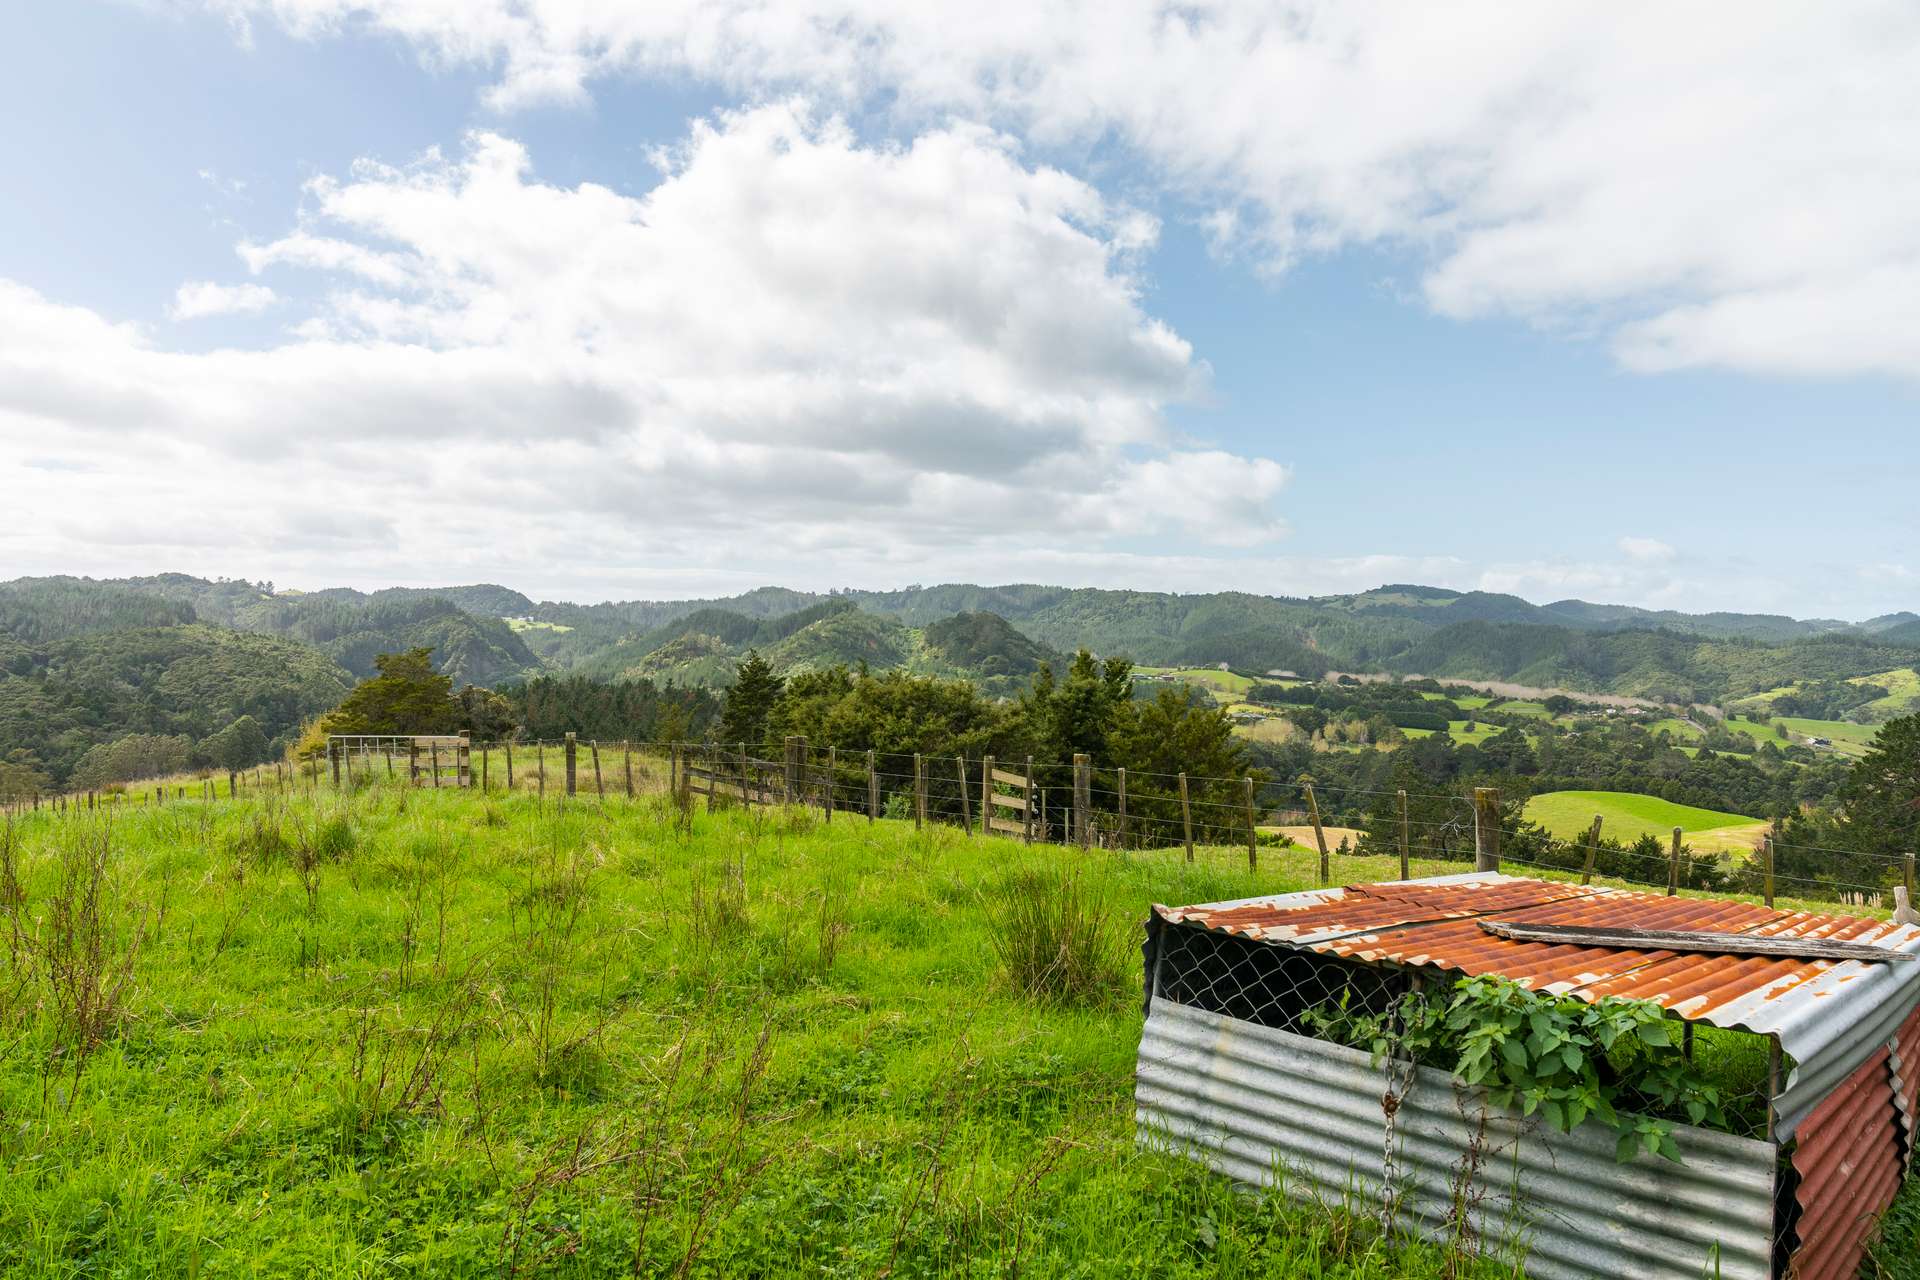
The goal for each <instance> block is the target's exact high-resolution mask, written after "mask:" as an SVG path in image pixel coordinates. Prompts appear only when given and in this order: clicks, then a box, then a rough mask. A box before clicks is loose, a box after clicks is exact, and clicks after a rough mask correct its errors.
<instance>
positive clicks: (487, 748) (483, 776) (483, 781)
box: [480, 742, 493, 795]
mask: <svg viewBox="0 0 1920 1280" xmlns="http://www.w3.org/2000/svg"><path fill="white" fill-rule="evenodd" d="M492 753H493V744H492V743H490V742H483V743H481V744H480V794H482V795H485V794H486V793H487V792H488V791H489V790H490V789H491V788H489V787H488V785H487V757H488V756H489V755H491V754H492Z"/></svg>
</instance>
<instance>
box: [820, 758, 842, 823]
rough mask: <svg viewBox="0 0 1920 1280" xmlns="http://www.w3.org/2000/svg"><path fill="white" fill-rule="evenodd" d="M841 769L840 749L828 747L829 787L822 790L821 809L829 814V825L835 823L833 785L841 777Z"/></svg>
mask: <svg viewBox="0 0 1920 1280" xmlns="http://www.w3.org/2000/svg"><path fill="white" fill-rule="evenodd" d="M839 769H840V748H838V747H828V748H827V785H826V787H825V788H824V789H823V790H822V792H821V795H820V807H821V808H822V809H824V810H826V812H827V823H828V825H832V823H833V783H834V779H835V778H836V777H838V776H839Z"/></svg>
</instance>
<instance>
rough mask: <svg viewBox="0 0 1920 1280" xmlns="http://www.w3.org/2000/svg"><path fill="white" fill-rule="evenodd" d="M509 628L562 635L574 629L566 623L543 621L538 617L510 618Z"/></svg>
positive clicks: (511, 629)
mask: <svg viewBox="0 0 1920 1280" xmlns="http://www.w3.org/2000/svg"><path fill="white" fill-rule="evenodd" d="M507 629H508V630H509V631H519V632H527V631H552V632H555V633H557V634H562V635H564V634H565V633H566V632H569V631H571V630H573V628H572V627H569V626H567V625H566V624H565V623H561V622H542V621H541V620H540V619H538V618H508V619H507Z"/></svg>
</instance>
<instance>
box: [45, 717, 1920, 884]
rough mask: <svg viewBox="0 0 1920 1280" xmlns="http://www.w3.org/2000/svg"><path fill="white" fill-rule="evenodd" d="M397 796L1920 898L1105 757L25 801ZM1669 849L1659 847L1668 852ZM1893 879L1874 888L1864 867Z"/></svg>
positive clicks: (567, 774)
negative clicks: (632, 806)
mask: <svg viewBox="0 0 1920 1280" xmlns="http://www.w3.org/2000/svg"><path fill="white" fill-rule="evenodd" d="M384 784H398V785H410V786H414V787H433V788H440V787H467V788H473V789H478V790H481V791H485V792H490V793H499V792H507V791H512V792H531V793H533V794H535V795H538V796H540V797H546V796H549V795H552V796H554V797H556V798H571V799H575V800H577V799H579V798H580V797H583V796H584V797H589V798H592V799H596V800H601V801H605V800H608V799H628V800H637V799H641V798H646V797H653V798H660V797H665V798H668V799H670V800H671V801H672V802H673V803H674V804H676V805H679V806H681V807H683V808H691V807H693V806H694V805H696V804H697V803H703V804H704V805H705V807H706V808H708V809H720V808H724V807H728V806H733V805H754V804H778V805H804V806H807V807H810V808H814V809H817V810H818V811H819V812H820V813H821V815H822V816H823V818H824V819H825V820H826V821H828V822H831V821H833V820H834V818H835V815H847V816H848V817H851V818H854V819H860V818H864V819H866V820H868V821H877V820H879V819H881V818H893V819H903V820H908V821H912V822H914V823H915V824H917V825H919V826H923V827H924V826H927V825H930V824H937V825H944V826H952V827H959V828H963V829H965V830H966V831H967V832H968V833H969V834H972V835H983V836H984V835H992V836H996V837H1000V838H1012V839H1017V840H1020V841H1022V842H1024V843H1038V844H1056V845H1068V846H1078V847H1081V848H1084V849H1089V850H1092V849H1113V850H1122V849H1180V850H1184V851H1185V855H1186V857H1187V858H1188V859H1189V860H1192V859H1193V858H1194V857H1195V851H1196V850H1197V849H1202V848H1205V849H1209V850H1211V851H1214V854H1213V856H1216V857H1217V855H1218V851H1219V850H1221V849H1241V850H1244V855H1245V857H1246V860H1247V865H1248V866H1249V867H1250V868H1253V869H1258V867H1259V865H1260V859H1261V855H1262V851H1263V850H1269V849H1274V848H1291V849H1304V850H1305V851H1306V853H1307V855H1308V856H1309V858H1310V859H1317V863H1318V868H1317V869H1318V874H1319V878H1320V881H1321V882H1322V883H1328V884H1330V883H1333V881H1334V877H1335V874H1336V872H1337V871H1338V869H1339V867H1340V865H1341V864H1342V862H1343V861H1344V860H1346V859H1348V858H1350V857H1353V856H1367V857H1371V858H1379V857H1385V858H1388V859H1391V860H1394V862H1396V863H1397V866H1398V870H1399V872H1400V874H1401V875H1402V876H1407V875H1411V874H1413V870H1414V866H1415V864H1416V863H1418V864H1420V866H1421V868H1422V869H1423V870H1430V869H1431V868H1432V866H1433V864H1436V863H1437V864H1442V865H1443V866H1445V865H1449V864H1453V865H1457V866H1458V867H1460V868H1461V869H1466V868H1469V867H1472V868H1478V869H1504V870H1511V871H1513V872H1515V873H1516V874H1527V873H1529V872H1547V873H1552V874H1555V875H1574V876H1578V877H1579V879H1580V880H1581V881H1582V882H1583V883H1584V882H1588V881H1591V880H1592V879H1594V878H1596V877H1597V878H1600V879H1605V880H1617V881H1623V882H1625V883H1628V884H1634V885H1644V886H1649V887H1653V888H1665V889H1667V890H1668V891H1670V892H1679V891H1683V890H1685V891H1696V892H1714V891H1718V892H1739V893H1745V894H1749V895H1753V896H1758V897H1762V898H1763V899H1764V900H1765V901H1766V902H1767V903H1768V904H1769V905H1771V904H1772V902H1773V899H1774V897H1775V896H1776V893H1780V894H1782V895H1784V896H1789V897H1794V898H1808V899H1816V900H1824V901H1834V902H1839V903H1844V904H1845V905H1848V906H1852V907H1859V908H1884V907H1885V906H1886V905H1887V898H1888V895H1889V892H1890V890H1891V889H1893V888H1894V887H1895V886H1896V885H1905V886H1906V888H1907V890H1908V893H1909V894H1912V893H1913V892H1914V878H1915V870H1914V857H1913V855H1912V854H1911V853H1908V854H1906V855H1904V856H1902V855H1898V854H1892V855H1889V854H1884V853H1863V852H1860V851H1857V850H1838V849H1835V850H1828V849H1823V848H1821V847H1820V846H1814V845H1803V844H1790V843H1788V842H1785V841H1781V840H1779V839H1778V838H1777V836H1775V837H1770V838H1769V839H1768V840H1767V841H1764V842H1763V843H1762V846H1761V847H1760V848H1759V849H1756V850H1754V851H1753V852H1752V853H1751V854H1750V855H1748V856H1745V857H1737V856H1736V857H1725V856H1721V855H1718V854H1715V853H1711V852H1702V851H1698V850H1694V849H1692V848H1691V847H1690V846H1689V845H1688V843H1687V842H1686V840H1685V838H1684V834H1679V835H1676V836H1675V837H1674V838H1673V839H1671V840H1670V841H1667V842H1663V843H1660V844H1659V845H1657V846H1656V847H1650V846H1649V843H1648V842H1647V841H1645V840H1639V841H1635V842H1633V843H1628V842H1626V841H1623V840H1620V839H1614V838H1611V837H1608V836H1606V835H1604V834H1603V833H1601V832H1600V831H1599V830H1598V828H1597V827H1596V828H1595V829H1590V830H1589V831H1588V832H1587V833H1585V834H1584V835H1582V836H1578V837H1573V838H1565V837H1558V836H1554V835H1551V834H1549V833H1547V832H1546V831H1544V830H1543V829H1542V828H1540V827H1538V826H1536V825H1533V824H1530V823H1523V822H1520V821H1519V807H1518V806H1517V805H1513V804H1509V805H1507V806H1506V807H1504V808H1503V807H1502V805H1501V801H1500V798H1499V795H1498V793H1497V792H1494V791H1492V789H1490V788H1475V789H1473V790H1472V791H1471V792H1469V791H1467V790H1465V789H1463V790H1462V791H1459V792H1436V791H1403V790H1397V789H1396V790H1391V791H1389V790H1384V789H1379V788H1366V787H1358V786H1342V785H1337V784H1319V783H1316V782H1314V781H1312V780H1311V779H1308V778H1305V777H1302V778H1298V779H1293V780H1276V779H1269V778H1265V777H1263V776H1261V775H1260V774H1258V773H1252V774H1243V775H1241V776H1238V777H1219V776H1213V775H1202V774H1189V773H1181V772H1167V771H1164V770H1152V769H1127V768H1122V767H1118V766H1113V765H1107V764H1103V763H1101V762H1098V761H1096V760H1094V759H1093V758H1091V757H1090V756H1076V757H1073V758H1071V759H1067V760H1057V759H1055V760H1038V759H1035V758H1033V757H1031V756H1018V757H1011V758H1007V757H994V756H984V755H971V756H970V755H944V756H942V755H933V754H930V753H913V752H901V751H879V750H860V749H844V748H837V747H825V748H823V747H818V746H814V745H812V744H810V743H809V742H808V741H807V740H806V739H804V738H799V737H794V738H788V739H786V740H784V741H782V742H780V743H777V744H766V743H745V742H741V743H730V744H729V743H713V742H659V741H635V740H618V741H601V740H592V739H583V738H578V737H576V736H573V735H569V736H567V737H565V738H560V739H537V740H531V741H528V740H500V741H493V742H477V743H476V742H472V741H471V740H469V739H466V738H463V737H454V736H439V737H405V736H392V737H377V738H376V737H364V738H339V739H335V740H333V741H332V742H330V743H329V745H328V748H327V749H326V750H325V751H324V752H322V753H315V754H313V755H311V756H309V757H308V758H306V759H302V760H297V761H276V762H273V763H269V764H261V765H256V766H254V767H252V768H250V769H236V770H226V771H223V772H204V773H202V774H200V775H198V776H195V777H192V778H172V779H165V780H158V781H155V780H149V781H146V782H137V783H127V784H121V785H116V786H110V787H104V788H99V789H95V790H90V791H86V792H77V793H68V794H58V795H34V796H32V797H17V798H16V799H15V800H14V801H13V802H11V804H10V805H8V806H7V808H8V809H9V810H10V811H11V812H15V813H17V812H20V811H23V810H24V811H31V810H50V811H52V812H54V813H56V814H64V813H71V812H78V811H93V810H97V809H99V808H102V807H105V808H108V809H111V810H118V809H125V808H129V807H135V806H140V807H145V806H154V805H167V804H178V803H182V802H187V801H194V800H199V801H211V800H214V799H218V798H233V797H238V796H242V795H247V794H253V793H259V792H263V791H276V792H280V793H300V792H307V793H313V794H317V793H319V792H321V791H328V790H332V791H338V790H345V789H349V788H362V787H369V786H376V785H384ZM1656 848H1657V851H1656ZM1788 851H1791V852H1793V853H1796V854H1801V855H1806V854H1813V855H1816V856H1817V857H1819V858H1823V859H1826V860H1828V861H1830V862H1831V863H1832V865H1833V867H1834V868H1835V870H1834V871H1833V873H1831V874H1828V873H1822V874H1817V875H1807V874H1802V872H1804V871H1805V867H1804V866H1801V865H1800V864H1801V863H1804V862H1805V861H1807V859H1806V858H1805V857H1804V856H1802V857H1801V858H1799V859H1798V860H1797V861H1796V870H1794V871H1791V872H1790V871H1787V870H1785V869H1781V868H1779V867H1777V866H1776V862H1777V861H1778V854H1779V853H1783V852H1788ZM1863 868H1865V869H1867V871H1868V872H1872V873H1877V874H1868V873H1863V871H1862V869H1863Z"/></svg>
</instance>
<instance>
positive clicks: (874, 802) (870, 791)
mask: <svg viewBox="0 0 1920 1280" xmlns="http://www.w3.org/2000/svg"><path fill="white" fill-rule="evenodd" d="M879 817H880V775H879V774H878V773H876V772H875V771H874V768H873V748H871V747H869V748H867V822H868V824H869V825H871V824H872V823H874V822H876V821H877V820H878V819H879Z"/></svg>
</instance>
